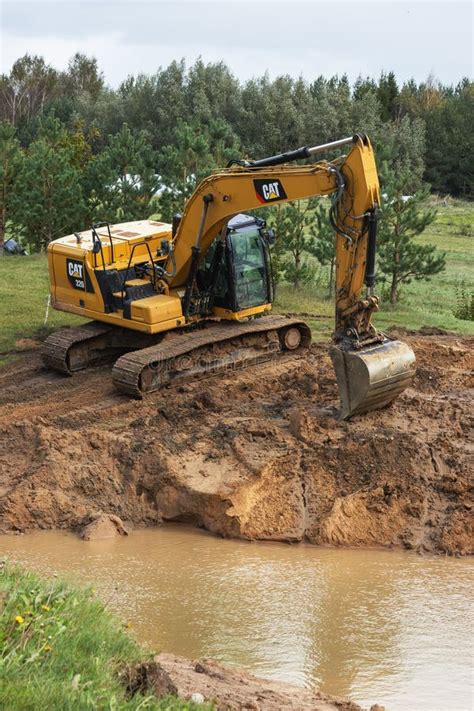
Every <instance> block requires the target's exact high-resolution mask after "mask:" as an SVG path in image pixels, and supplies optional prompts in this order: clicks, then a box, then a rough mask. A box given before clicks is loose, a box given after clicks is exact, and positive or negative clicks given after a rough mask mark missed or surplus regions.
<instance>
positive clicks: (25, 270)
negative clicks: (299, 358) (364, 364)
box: [0, 200, 474, 363]
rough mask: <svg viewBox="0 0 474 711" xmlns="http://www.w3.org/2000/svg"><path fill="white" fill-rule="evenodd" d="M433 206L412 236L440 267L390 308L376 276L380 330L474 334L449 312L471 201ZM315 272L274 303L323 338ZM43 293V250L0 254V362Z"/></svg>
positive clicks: (328, 327)
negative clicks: (424, 225) (433, 214)
mask: <svg viewBox="0 0 474 711" xmlns="http://www.w3.org/2000/svg"><path fill="white" fill-rule="evenodd" d="M436 207H437V209H438V216H437V218H436V221H435V222H434V223H433V224H432V225H430V227H429V228H428V229H427V230H426V232H425V233H424V234H423V235H421V236H420V237H419V238H418V241H419V242H420V244H435V245H436V246H437V247H438V248H439V249H440V250H441V251H445V252H446V262H447V267H446V270H445V271H444V272H442V273H441V274H438V275H436V276H434V277H432V279H431V281H428V282H426V281H421V282H412V283H411V284H406V285H402V287H401V294H400V301H399V303H398V304H397V305H396V306H395V307H393V306H391V305H390V303H389V302H388V298H384V296H385V289H384V287H383V285H382V284H381V283H380V281H379V283H378V286H377V289H376V292H377V293H378V295H379V296H381V297H382V306H381V311H380V312H379V313H378V314H377V315H376V317H375V323H376V324H377V325H378V326H379V327H380V328H382V329H383V328H388V327H389V326H393V325H394V326H405V327H407V328H411V329H417V328H420V327H421V326H435V327H439V328H445V329H447V330H450V331H455V332H458V333H465V334H474V322H472V321H464V320H462V319H458V318H456V317H455V316H454V313H453V312H454V310H455V308H456V288H459V287H461V285H462V283H463V282H464V284H465V286H466V290H467V291H468V292H470V291H474V277H473V274H474V237H473V233H474V204H473V203H469V202H462V201H457V200H454V201H449V202H448V204H447V205H446V206H444V204H443V202H439V203H438V204H437V205H436ZM318 274H319V281H318V283H317V284H315V285H312V286H307V287H305V288H303V289H301V290H298V291H295V290H294V289H293V288H291V287H289V286H286V285H279V287H278V290H277V299H276V303H275V308H276V310H277V311H291V312H294V313H307V314H316V315H317V316H318V318H311V317H306V319H307V321H308V322H309V323H310V325H311V327H312V328H313V331H314V336H315V338H320V339H321V338H323V339H325V338H328V337H329V336H330V334H331V331H332V328H333V311H334V307H333V303H332V301H331V300H328V298H327V295H326V292H327V288H326V286H325V283H324V282H325V280H326V269H325V268H324V267H319V269H318ZM47 298H48V268H47V260H46V257H45V256H44V255H35V256H31V257H4V258H2V259H0V363H1V362H2V360H3V361H5V359H6V358H7V357H8V356H5V353H8V352H9V351H11V350H13V349H14V348H15V341H16V340H18V339H20V338H31V337H35V336H38V334H39V335H41V330H42V325H43V321H44V315H45V308H46V301H47ZM319 317H322V318H319ZM81 321H82V319H80V318H79V317H77V316H73V315H71V314H67V313H62V312H59V311H54V310H50V316H49V320H48V326H49V327H50V328H57V327H58V326H62V325H66V324H74V323H81Z"/></svg>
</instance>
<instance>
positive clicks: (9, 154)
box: [0, 121, 23, 256]
mask: <svg viewBox="0 0 474 711" xmlns="http://www.w3.org/2000/svg"><path fill="white" fill-rule="evenodd" d="M22 158H23V154H22V152H21V148H20V144H19V143H18V141H17V139H16V136H15V129H14V127H13V126H12V124H11V123H8V122H6V121H4V122H2V123H0V256H2V255H3V245H4V243H5V231H6V227H7V222H8V219H9V216H10V208H11V202H12V196H13V190H14V187H15V180H16V178H17V176H18V173H19V170H20V167H21V161H22Z"/></svg>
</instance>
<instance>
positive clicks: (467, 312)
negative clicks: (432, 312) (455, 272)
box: [453, 281, 474, 321]
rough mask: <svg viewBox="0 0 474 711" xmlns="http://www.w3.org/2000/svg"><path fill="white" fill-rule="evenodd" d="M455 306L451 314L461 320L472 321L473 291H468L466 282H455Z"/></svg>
mask: <svg viewBox="0 0 474 711" xmlns="http://www.w3.org/2000/svg"><path fill="white" fill-rule="evenodd" d="M455 289H456V306H455V307H454V309H453V314H454V315H455V316H456V318H459V319H461V321H474V291H468V290H467V288H466V282H465V281H462V282H461V283H460V284H456V287H455Z"/></svg>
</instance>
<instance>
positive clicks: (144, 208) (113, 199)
mask: <svg viewBox="0 0 474 711" xmlns="http://www.w3.org/2000/svg"><path fill="white" fill-rule="evenodd" d="M156 166H157V154H156V151H154V150H153V148H152V146H151V144H150V140H149V136H148V134H147V133H146V131H132V130H131V129H130V128H129V127H128V126H127V124H124V125H123V126H122V129H121V130H120V131H119V133H117V134H116V135H115V136H110V137H109V143H108V145H107V147H106V148H105V149H104V150H103V151H102V153H101V154H100V155H99V156H98V157H97V159H96V160H95V161H92V162H91V165H90V170H89V171H88V176H87V186H88V192H89V197H88V202H89V205H88V207H89V210H90V211H91V213H92V215H93V220H94V221H96V220H108V221H109V222H117V221H120V220H121V221H128V220H138V219H143V218H146V217H148V216H149V214H150V211H151V207H150V203H151V200H152V198H153V197H154V195H155V193H156V191H157V190H158V186H159V178H158V175H157V172H156Z"/></svg>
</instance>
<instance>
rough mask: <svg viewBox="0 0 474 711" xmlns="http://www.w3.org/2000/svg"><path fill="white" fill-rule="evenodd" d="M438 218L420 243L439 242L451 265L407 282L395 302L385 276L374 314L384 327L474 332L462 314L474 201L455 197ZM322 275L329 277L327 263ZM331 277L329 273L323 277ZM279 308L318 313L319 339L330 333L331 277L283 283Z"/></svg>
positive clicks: (472, 270)
mask: <svg viewBox="0 0 474 711" xmlns="http://www.w3.org/2000/svg"><path fill="white" fill-rule="evenodd" d="M436 208H437V210H438V214H437V217H436V221H435V222H433V223H432V224H431V225H430V226H429V227H428V228H427V230H426V231H425V232H424V233H423V234H422V235H420V237H418V238H417V240H418V242H419V243H420V244H434V245H436V247H437V248H438V249H439V250H440V251H441V252H446V270H445V271H444V272H442V273H441V274H437V275H435V276H434V277H432V278H431V280H430V281H413V282H412V283H411V284H403V285H402V286H401V289H400V300H399V303H398V304H396V305H395V306H392V305H391V304H390V302H389V299H388V294H387V293H386V288H385V287H384V285H383V284H381V283H380V281H379V282H378V284H377V287H376V293H377V294H378V295H379V296H380V297H381V300H382V303H381V310H380V311H379V313H377V314H376V316H375V318H374V322H375V324H376V325H377V326H378V327H379V328H381V329H382V330H384V329H387V328H389V327H390V326H405V327H406V328H410V329H418V328H421V327H422V326H435V327H438V328H444V329H446V330H449V331H455V332H457V333H465V334H470V335H473V334H474V322H473V321H464V320H462V319H459V318H456V316H455V315H454V313H453V312H454V311H455V310H456V305H457V292H459V290H460V288H461V285H462V284H464V286H465V289H466V291H467V292H468V293H474V203H469V202H461V201H457V200H456V201H454V200H451V201H449V202H448V203H447V205H446V206H445V205H444V204H443V202H440V203H439V204H438V205H436ZM319 272H320V273H321V272H322V274H320V276H323V277H324V272H323V270H322V269H320V270H319ZM320 281H323V282H325V279H324V278H323V279H320ZM275 306H276V308H277V309H278V310H280V311H290V312H293V313H295V314H298V313H306V314H311V315H313V314H314V315H317V318H311V316H309V317H307V319H306V320H307V321H308V322H309V323H310V325H311V327H312V329H313V335H314V338H315V339H318V338H319V339H325V338H329V337H330V335H331V332H332V328H333V314H334V308H333V303H332V301H331V300H329V299H328V298H327V288H326V285H325V283H320V284H319V285H316V286H315V287H305V288H303V289H301V290H298V291H295V289H293V288H292V287H289V286H286V285H280V286H279V287H278V290H277V299H276V304H275Z"/></svg>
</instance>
